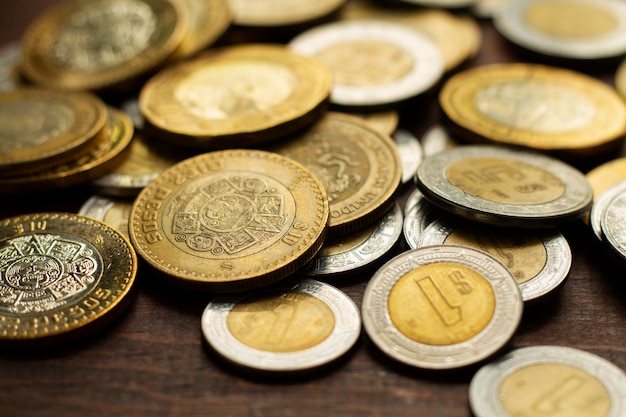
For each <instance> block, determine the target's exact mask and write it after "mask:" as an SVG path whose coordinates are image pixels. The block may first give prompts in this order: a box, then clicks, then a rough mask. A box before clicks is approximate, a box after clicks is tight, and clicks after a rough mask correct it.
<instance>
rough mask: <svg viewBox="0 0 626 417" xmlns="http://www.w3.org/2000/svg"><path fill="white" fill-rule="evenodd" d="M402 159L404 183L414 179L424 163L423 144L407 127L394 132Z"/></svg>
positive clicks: (394, 138)
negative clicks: (418, 168) (420, 165)
mask: <svg viewBox="0 0 626 417" xmlns="http://www.w3.org/2000/svg"><path fill="white" fill-rule="evenodd" d="M392 137H393V141H394V142H395V143H396V146H397V147H398V153H399V154H400V160H401V161H402V184H407V183H408V182H411V181H413V178H414V177H415V173H416V172H417V167H418V166H419V164H420V163H422V156H423V153H424V152H423V151H422V145H420V143H419V141H418V140H417V138H416V137H415V135H414V134H413V133H411V132H409V131H408V130H406V129H398V130H396V131H395V132H394V134H393V136H392Z"/></svg>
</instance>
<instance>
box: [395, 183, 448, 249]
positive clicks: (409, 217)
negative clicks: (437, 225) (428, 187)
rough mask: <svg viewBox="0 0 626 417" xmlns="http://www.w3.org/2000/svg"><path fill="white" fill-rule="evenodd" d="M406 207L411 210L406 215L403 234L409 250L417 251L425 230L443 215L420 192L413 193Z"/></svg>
mask: <svg viewBox="0 0 626 417" xmlns="http://www.w3.org/2000/svg"><path fill="white" fill-rule="evenodd" d="M409 204H410V205H409ZM406 207H407V208H408V207H410V208H408V210H407V211H406V213H405V215H404V223H403V225H402V233H403V235H404V240H405V241H406V243H407V244H408V245H409V248H411V249H415V248H417V247H418V246H419V240H420V237H421V236H422V233H424V230H425V229H426V228H427V227H428V225H429V224H431V223H432V222H433V221H435V219H437V218H438V217H439V216H440V215H441V209H439V207H437V206H435V205H433V204H431V203H430V202H429V201H428V200H426V199H425V198H424V195H423V194H422V193H421V192H420V191H419V190H415V191H414V192H412V193H411V195H410V196H409V199H408V200H407V205H406Z"/></svg>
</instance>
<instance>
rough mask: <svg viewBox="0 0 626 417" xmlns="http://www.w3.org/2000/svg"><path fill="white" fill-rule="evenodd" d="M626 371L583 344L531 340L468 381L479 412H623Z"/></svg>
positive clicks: (487, 416)
mask: <svg viewBox="0 0 626 417" xmlns="http://www.w3.org/2000/svg"><path fill="white" fill-rule="evenodd" d="M624 392H626V374H624V372H623V371H622V370H621V369H620V368H619V367H617V366H615V365H614V364H613V363H611V362H609V361H607V360H606V359H603V358H601V357H600V356H597V355H594V354H592V353H590V352H586V351H583V350H580V349H574V348H571V347H565V346H529V347H524V348H518V349H515V350H513V351H511V352H509V353H507V354H506V355H504V356H502V357H500V358H498V359H496V360H494V361H493V362H491V363H488V364H487V365H485V366H483V367H482V368H481V369H479V370H478V372H476V374H475V375H474V377H473V378H472V381H471V383H470V387H469V402H470V407H471V409H472V412H473V414H474V415H475V416H476V417H515V416H550V417H565V416H567V417H618V416H621V415H623V413H624V410H625V409H626V396H625V395H624Z"/></svg>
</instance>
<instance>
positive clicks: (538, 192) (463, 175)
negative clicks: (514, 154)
mask: <svg viewBox="0 0 626 417" xmlns="http://www.w3.org/2000/svg"><path fill="white" fill-rule="evenodd" d="M446 176H447V178H448V180H449V181H450V183H451V184H453V185H454V186H456V187H458V188H459V189H461V190H462V191H464V192H466V193H468V194H471V195H473V196H476V197H480V198H483V199H485V200H489V201H494V202H498V203H506V204H518V205H528V204H545V203H549V202H551V201H555V200H557V199H558V198H560V197H561V196H562V195H563V194H564V193H565V190H566V187H565V184H563V182H562V181H561V180H560V179H559V178H558V177H556V176H555V175H553V174H552V173H550V172H548V171H545V170H543V169H541V168H539V167H537V166H533V165H530V164H526V163H524V162H521V161H513V160H506V159H499V158H467V159H461V160H459V161H457V162H454V163H452V164H450V165H449V166H448V167H447V170H446Z"/></svg>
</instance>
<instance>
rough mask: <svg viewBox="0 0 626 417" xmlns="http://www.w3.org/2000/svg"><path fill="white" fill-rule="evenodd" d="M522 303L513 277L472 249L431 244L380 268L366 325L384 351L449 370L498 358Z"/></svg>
mask: <svg viewBox="0 0 626 417" xmlns="http://www.w3.org/2000/svg"><path fill="white" fill-rule="evenodd" d="M522 310H523V302H522V298H521V294H520V290H519V288H518V286H517V283H516V282H515V278H514V277H513V275H512V274H511V272H510V271H509V270H508V269H507V268H506V267H505V266H504V265H502V264H501V263H500V262H499V261H497V260H496V259H495V258H493V257H492V256H491V255H489V254H487V253H485V252H482V251H478V250H476V249H472V248H468V247H461V246H454V245H441V246H428V247H423V248H419V249H413V250H410V251H407V252H404V253H402V254H400V255H398V256H396V257H395V258H393V259H392V260H390V261H389V262H387V263H386V264H384V265H383V266H382V267H381V268H380V269H379V270H378V271H377V272H376V273H375V274H374V276H373V277H372V279H371V280H370V282H369V283H368V285H367V288H366V289H365V293H364V295H363V303H362V307H361V312H362V319H363V325H364V327H365V330H366V331H367V334H368V335H369V337H370V338H371V339H372V341H373V342H374V343H375V344H376V346H378V347H379V348H380V349H381V350H382V351H383V352H384V353H385V354H387V355H388V356H390V357H391V358H393V359H395V360H397V361H399V362H402V363H405V364H407V365H411V366H415V367H419V368H425V369H453V368H460V367H464V366H468V365H472V364H475V363H478V362H480V361H482V360H485V359H487V358H488V357H490V356H492V355H493V354H495V353H496V352H497V351H499V350H500V349H501V348H502V347H503V346H504V345H505V344H506V343H508V342H509V340H510V338H511V337H512V336H513V334H514V332H515V330H516V329H517V326H518V324H519V322H520V319H521V316H522Z"/></svg>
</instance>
